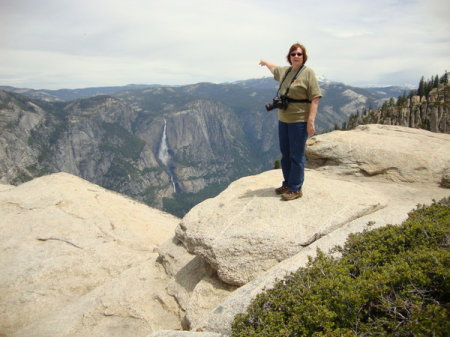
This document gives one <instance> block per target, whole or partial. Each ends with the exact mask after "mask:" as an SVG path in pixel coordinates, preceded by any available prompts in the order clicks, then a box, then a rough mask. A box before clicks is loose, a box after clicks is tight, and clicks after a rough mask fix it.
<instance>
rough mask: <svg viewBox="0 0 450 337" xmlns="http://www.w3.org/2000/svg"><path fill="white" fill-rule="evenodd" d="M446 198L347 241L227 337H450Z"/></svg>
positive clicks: (258, 304)
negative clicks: (333, 254) (402, 221)
mask: <svg viewBox="0 0 450 337" xmlns="http://www.w3.org/2000/svg"><path fill="white" fill-rule="evenodd" d="M449 243H450V198H447V199H443V200H441V201H440V202H433V204H432V205H430V206H419V207H418V208H417V209H415V210H414V211H412V212H411V213H410V214H409V217H408V219H407V220H406V221H405V222H404V223H403V224H402V225H400V226H393V225H388V226H386V227H383V228H379V229H375V230H372V231H365V232H363V233H360V234H352V235H350V236H349V238H348V239H347V241H346V243H345V244H344V246H343V247H337V248H335V251H337V252H339V253H340V258H337V257H333V256H328V255H326V254H324V253H323V252H321V251H318V254H317V257H316V258H315V259H311V258H310V260H309V262H308V264H307V266H306V267H305V268H301V269H299V270H298V271H297V272H296V273H293V274H291V275H290V276H289V277H287V278H286V279H284V280H282V281H279V282H278V283H277V284H276V285H275V286H274V288H273V289H271V290H268V291H266V292H265V293H262V294H260V295H258V296H257V298H256V299H255V300H254V301H253V303H252V304H251V305H250V306H249V308H248V309H247V313H245V314H242V315H238V316H237V317H236V318H235V321H234V323H233V327H232V331H233V332H232V337H244V336H245V337H256V336H258V337H265V336H267V337H269V336H270V337H288V336H314V337H318V336H436V337H437V336H449V335H450V317H449V312H450V305H449V297H450V291H449V290H450V251H449Z"/></svg>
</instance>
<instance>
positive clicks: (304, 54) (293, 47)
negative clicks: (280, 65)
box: [286, 42, 308, 65]
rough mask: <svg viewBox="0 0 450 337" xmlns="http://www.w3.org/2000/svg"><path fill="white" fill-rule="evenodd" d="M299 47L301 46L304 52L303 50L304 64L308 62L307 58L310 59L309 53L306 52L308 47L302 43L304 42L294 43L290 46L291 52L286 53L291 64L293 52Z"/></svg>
mask: <svg viewBox="0 0 450 337" xmlns="http://www.w3.org/2000/svg"><path fill="white" fill-rule="evenodd" d="M297 48H300V49H301V50H302V52H303V64H305V63H306V60H307V59H308V54H306V48H305V46H304V45H302V44H300V43H298V42H297V43H294V44H293V45H292V46H291V48H289V53H288V54H287V55H286V58H287V61H288V62H289V64H291V65H292V62H291V58H290V57H291V53H292V52H293V51H294V50H296V49H297Z"/></svg>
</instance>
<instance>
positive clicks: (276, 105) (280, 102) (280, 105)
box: [266, 96, 289, 111]
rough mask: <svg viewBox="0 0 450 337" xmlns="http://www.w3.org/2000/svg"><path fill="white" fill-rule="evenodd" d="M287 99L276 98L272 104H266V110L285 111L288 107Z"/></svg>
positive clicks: (282, 97) (283, 97)
mask: <svg viewBox="0 0 450 337" xmlns="http://www.w3.org/2000/svg"><path fill="white" fill-rule="evenodd" d="M288 104H289V102H288V99H287V97H286V96H277V97H274V98H273V100H272V104H266V110H267V111H270V110H273V109H282V110H286V109H287V107H288Z"/></svg>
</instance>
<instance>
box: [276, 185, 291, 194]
mask: <svg viewBox="0 0 450 337" xmlns="http://www.w3.org/2000/svg"><path fill="white" fill-rule="evenodd" d="M287 192H289V187H287V186H281V187H278V188H276V189H275V193H276V194H283V193H287Z"/></svg>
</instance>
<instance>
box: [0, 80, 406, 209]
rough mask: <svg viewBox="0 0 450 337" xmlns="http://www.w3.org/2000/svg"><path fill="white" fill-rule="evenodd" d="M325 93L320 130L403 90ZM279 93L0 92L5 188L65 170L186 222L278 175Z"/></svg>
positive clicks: (193, 88)
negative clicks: (199, 208)
mask: <svg viewBox="0 0 450 337" xmlns="http://www.w3.org/2000/svg"><path fill="white" fill-rule="evenodd" d="M321 86H322V90H323V93H324V97H323V99H322V101H321V103H320V106H319V113H318V117H317V129H318V130H319V132H323V131H326V130H330V129H332V128H333V127H334V126H335V125H336V124H340V123H342V122H343V121H345V120H346V119H347V118H348V116H350V115H351V114H352V113H354V112H355V111H356V110H357V109H362V108H364V107H374V106H377V105H379V104H380V102H383V101H385V100H386V99H387V98H388V96H389V95H392V94H393V92H396V93H398V92H400V90H401V89H399V88H389V89H383V90H384V91H382V92H380V88H378V89H374V88H372V89H362V88H354V87H350V86H346V85H345V84H343V83H338V82H330V81H326V82H322V83H321ZM277 88H278V83H277V82H276V81H274V80H273V79H272V78H261V79H251V80H246V81H239V82H234V83H222V84H213V83H197V84H192V85H182V86H159V85H151V86H150V85H149V86H146V85H138V86H135V85H128V86H123V87H104V88H85V89H74V90H72V89H63V90H27V89H16V88H12V89H11V88H9V89H8V90H6V91H5V90H3V91H2V90H0V131H1V133H0V177H1V178H0V181H1V182H3V183H9V184H19V183H21V182H24V181H27V180H30V179H32V178H33V177H37V176H41V175H43V174H47V173H53V172H60V171H64V172H68V173H71V174H74V175H77V176H79V177H81V178H83V179H86V180H88V181H90V182H93V183H96V184H98V185H101V186H103V187H105V188H108V189H111V190H115V191H118V192H121V193H123V194H127V195H130V196H132V197H133V198H135V199H138V200H142V201H144V202H146V203H147V204H149V205H151V206H153V207H157V208H160V209H163V210H166V211H168V212H171V213H173V214H176V215H178V216H182V215H183V214H184V213H185V212H186V211H187V210H188V209H189V208H190V207H192V206H193V205H195V204H197V203H198V202H200V201H202V200H204V199H205V198H207V197H210V196H213V195H215V194H217V193H218V192H220V191H222V190H223V188H225V187H226V186H227V185H228V184H229V183H230V182H231V181H233V180H236V179H237V178H240V177H242V176H245V175H252V174H256V173H259V172H261V171H264V170H267V169H270V168H272V166H273V162H274V160H276V159H278V158H279V150H278V140H277V127H276V123H277V118H276V112H275V111H271V112H266V111H265V108H264V105H265V104H266V103H269V102H270V101H271V99H272V97H273V96H274V95H275V93H276V90H277ZM86 95H88V96H89V95H92V96H89V97H87V98H83V97H85V96H86ZM74 97H78V98H75V99H74Z"/></svg>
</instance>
